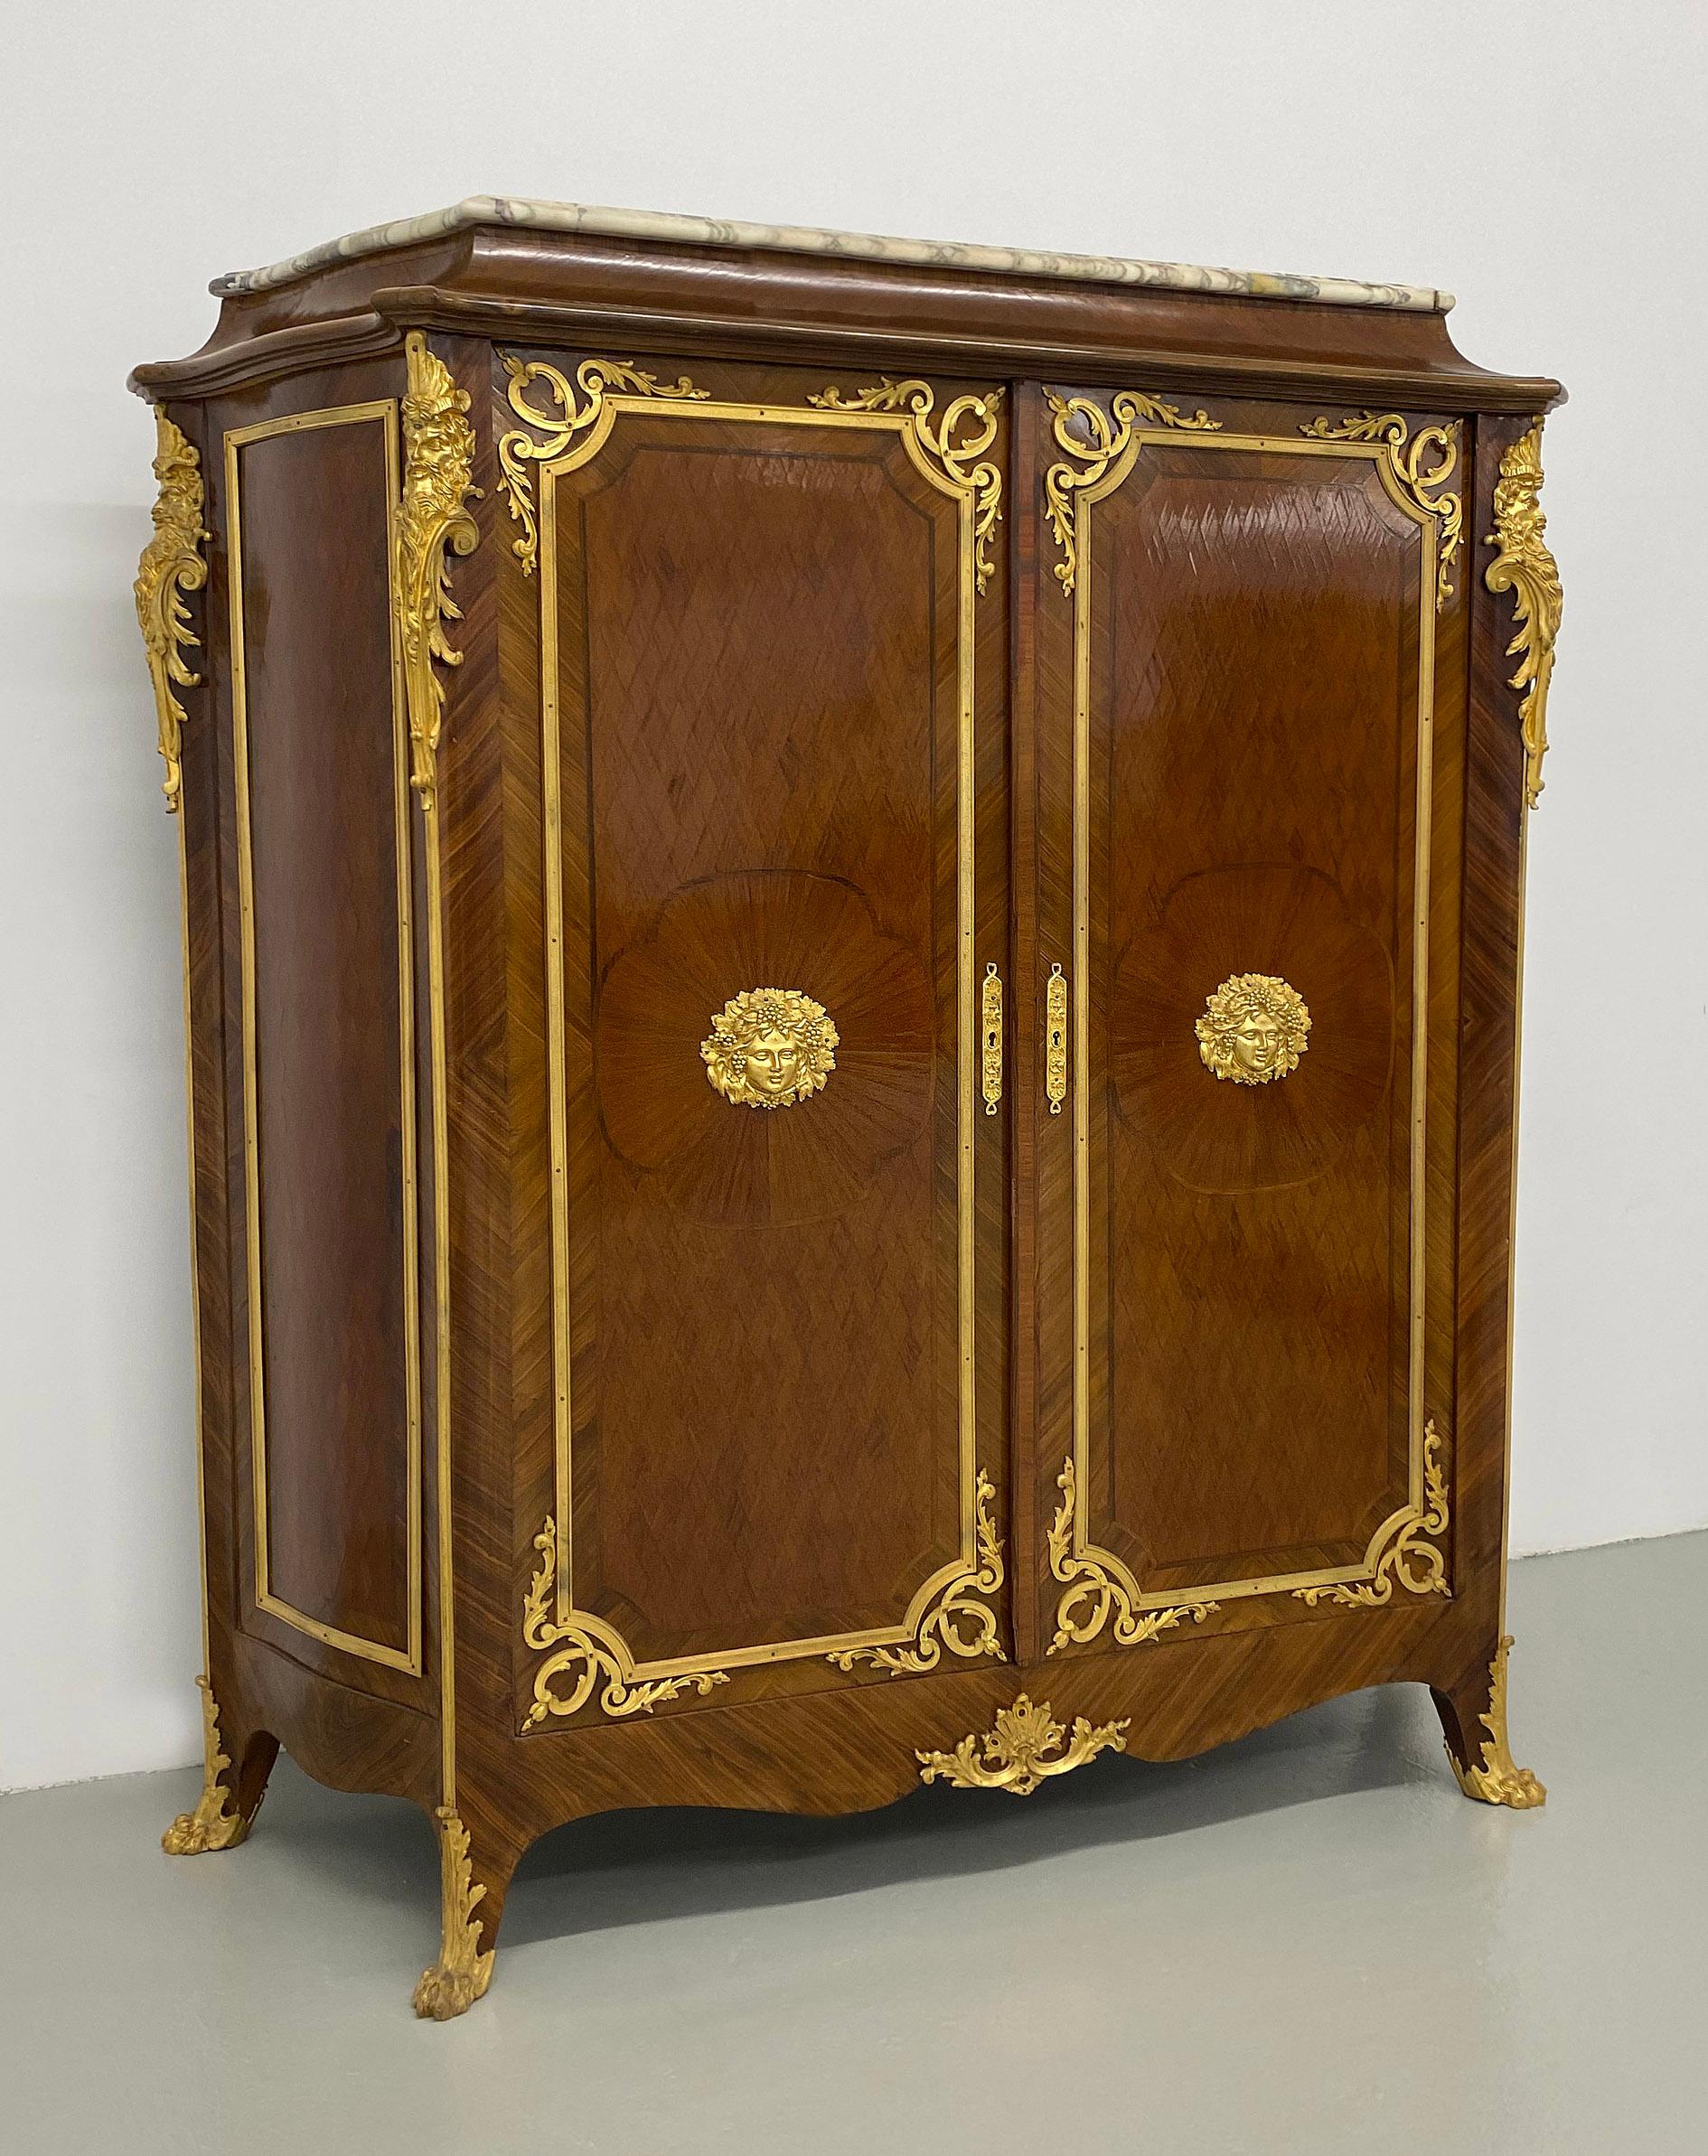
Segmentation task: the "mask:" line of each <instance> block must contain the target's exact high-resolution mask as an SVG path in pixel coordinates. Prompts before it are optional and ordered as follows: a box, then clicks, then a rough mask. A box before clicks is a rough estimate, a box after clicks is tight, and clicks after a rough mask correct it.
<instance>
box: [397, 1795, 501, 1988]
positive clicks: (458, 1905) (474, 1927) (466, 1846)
mask: <svg viewBox="0 0 1708 2156" xmlns="http://www.w3.org/2000/svg"><path fill="white" fill-rule="evenodd" d="M433 1822H434V1825H435V1828H436V1831H437V1833H438V1837H439V1898H440V1915H441V1929H440V1938H439V1958H438V1960H437V1961H436V1962H435V1963H434V1964H433V1965H432V1967H431V1968H428V1969H424V1970H422V1972H421V1978H420V1982H419V1983H418V1984H417V1985H416V1987H415V2011H416V2012H417V2013H418V2014H419V2015H420V2016H421V2018H422V2020H431V2021H450V2020H455V2018H456V2016H457V2015H458V2014H465V2013H466V2012H467V2011H468V2010H469V2008H470V2007H471V2006H473V2005H474V2001H476V2000H477V1999H479V1998H482V1997H483V1996H484V1994H485V1991H486V1987H487V1985H488V1984H489V1983H491V1982H492V1981H493V1954H494V1952H495V1951H496V1945H497V1939H498V1925H499V1919H500V1917H502V1915H503V1910H504V1893H505V1889H507V1888H508V1887H509V1885H510V1876H511V1872H512V1871H514V1870H515V1869H516V1864H517V1861H518V1858H519V1856H520V1853H521V1852H520V1851H516V1850H513V1849H510V1848H506V1847H502V1846H498V1845H494V1844H493V1843H492V1842H490V1841H489V1839H488V1838H487V1837H486V1836H484V1835H483V1837H482V1840H481V1843H480V1846H479V1847H478V1848H474V1847H473V1846H472V1845H471V1843H470V1840H469V1830H468V1828H467V1827H466V1826H465V1824H464V1823H463V1821H462V1819H461V1818H460V1817H459V1816H458V1814H456V1813H455V1811H453V1810H451V1809H450V1808H449V1807H448V1806H446V1805H443V1804H441V1805H440V1806H439V1807H438V1809H437V1810H436V1812H435V1813H434V1814H433Z"/></svg>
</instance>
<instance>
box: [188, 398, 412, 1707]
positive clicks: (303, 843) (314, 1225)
mask: <svg viewBox="0 0 1708 2156" xmlns="http://www.w3.org/2000/svg"><path fill="white" fill-rule="evenodd" d="M396 430H397V412H396V407H395V405H393V404H392V403H390V402H378V403H373V404H369V405H361V406H344V407H340V408H335V409H333V410H329V411H324V412H315V413H309V414H305V415H298V416H294V417H289V418H286V419H278V420H272V421H267V422H264V423H263V424H261V425H260V426H258V427H249V428H243V429H239V430H236V431H234V432H232V433H230V434H228V435H227V436H226V437H225V443H226V456H225V470H226V493H227V533H226V540H227V548H228V555H229V563H230V605H231V646H232V672H233V680H232V690H233V707H234V720H235V733H236V743H235V746H236V761H237V792H238V836H239V883H240V894H239V896H240V906H241V913H242V924H241V928H242V945H243V1032H244V1059H245V1103H244V1106H245V1149H246V1161H247V1181H248V1205H247V1213H248V1241H249V1321H250V1322H249V1355H250V1394H251V1403H252V1418H253V1463H254V1478H253V1488H254V1503H255V1537H254V1548H255V1576H256V1600H257V1603H258V1607H259V1608H261V1609H262V1610H264V1611H266V1612H267V1615H269V1616H271V1617H277V1618H278V1619H279V1620H280V1621H282V1622H284V1623H286V1624H287V1625H289V1626H293V1627H294V1628H295V1629H296V1630H297V1631H299V1632H303V1633H306V1634H308V1635H310V1636H313V1637H314V1638H317V1639H319V1640H320V1641H322V1642H323V1643H324V1644H325V1645H329V1646H333V1647H337V1648H340V1649H342V1650H343V1651H344V1652H346V1653H349V1654H356V1655H359V1656H363V1657H366V1658H369V1659H371V1660H374V1661H378V1662H382V1663H385V1664H389V1665H390V1666H393V1667H397V1668H401V1669H404V1670H418V1669H419V1667H420V1664H421V1638H420V1629H421V1610H420V1578H419V1567H420V1549H419V1540H420V1538H419V1505H420V1475H419V1465H418V1462H419V1420H420V1412H419V1341H418V1308H417V1304H418V1285H417V1246H416V1203H417V1199H416V1189H415V1143H416V1133H415V1116H414V1077H413V1062H414V1045H413V1035H414V1011H413V1008H412V989H411V959H410V933H409V913H410V895H409V893H410V867H409V828H410V827H409V814H410V805H409V798H408V776H407V773H408V752H407V738H406V735H405V728H404V720H403V715H402V710H401V702H400V698H399V682H398V663H397V654H396V651H395V648H394V632H393V626H392V612H391V593H390V576H389V566H388V565H389V560H390V552H391V547H390V538H391V527H392V516H393V504H394V503H395V502H396V499H397V494H398V464H397V444H396Z"/></svg>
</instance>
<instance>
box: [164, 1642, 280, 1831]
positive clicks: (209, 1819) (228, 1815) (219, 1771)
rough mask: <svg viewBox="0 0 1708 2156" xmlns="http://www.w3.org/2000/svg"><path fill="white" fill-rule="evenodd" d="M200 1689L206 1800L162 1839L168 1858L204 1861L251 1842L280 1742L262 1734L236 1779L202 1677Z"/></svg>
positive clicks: (203, 1797) (214, 1705)
mask: <svg viewBox="0 0 1708 2156" xmlns="http://www.w3.org/2000/svg"><path fill="white" fill-rule="evenodd" d="M196 1683H197V1686H198V1687H199V1688H200V1690H201V1693H202V1795H200V1796H199V1797H198V1798H197V1800H196V1808H195V1810H194V1811H193V1812H180V1813H179V1814H178V1816H177V1817H176V1819H174V1821H173V1823H172V1824H171V1825H170V1826H169V1827H168V1828H167V1829H166V1831H165V1833H164V1834H163V1835H162V1836H161V1837H160V1846H161V1847H162V1849H164V1851H165V1852H166V1854H167V1855H168V1856H169V1857H200V1856H205V1855H206V1854H207V1853H208V1851H210V1850H216V1849H235V1848H236V1847H237V1846H238V1844H239V1842H245V1841H247V1840H248V1839H249V1829H250V1827H252V1826H253V1825H254V1823H255V1814H257V1813H258V1811H259V1810H260V1808H261V1798H262V1797H263V1796H264V1795H266V1792H267V1776H268V1775H269V1774H271V1772H272V1771H273V1762H274V1760H275V1759H276V1758H277V1757H278V1739H277V1738H276V1737H268V1736H267V1735H266V1734H265V1733H258V1734H257V1735H256V1736H255V1737H253V1738H252V1739H250V1741H249V1745H248V1747H247V1748H246V1749H245V1751H244V1755H243V1767H242V1770H241V1772H240V1773H236V1774H234V1773H233V1771H232V1767H231V1760H230V1754H229V1753H228V1752H227V1751H226V1749H225V1746H224V1743H223V1741H222V1739H221V1735H220V1709H219V1705H218V1702H217V1701H215V1699H214V1696H213V1686H212V1685H211V1683H209V1681H208V1679H207V1678H206V1677H198V1678H197V1679H196Z"/></svg>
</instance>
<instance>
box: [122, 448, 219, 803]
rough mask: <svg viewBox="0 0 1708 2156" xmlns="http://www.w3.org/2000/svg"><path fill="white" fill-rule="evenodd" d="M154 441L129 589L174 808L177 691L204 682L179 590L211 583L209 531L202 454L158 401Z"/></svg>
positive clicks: (179, 715) (179, 784)
mask: <svg viewBox="0 0 1708 2156" xmlns="http://www.w3.org/2000/svg"><path fill="white" fill-rule="evenodd" d="M155 481H156V483H157V485H158V492H156V494H155V506H154V511H153V515H154V520H155V535H154V537H153V538H152V539H150V540H149V542H148V544H147V545H146V546H145V548H143V552H142V559H141V560H140V561H139V562H138V563H137V565H136V584H135V586H133V589H134V592H135V595H136V623H137V626H138V627H139V628H140V629H141V631H142V639H143V649H144V651H145V652H146V653H147V657H148V675H149V679H150V680H151V681H152V682H153V684H154V690H155V721H156V724H157V726H158V727H159V733H160V754H161V756H162V759H163V760H164V764H165V766H166V775H165V777H164V780H163V781H162V782H161V789H160V790H161V792H163V793H164V795H165V797H166V807H167V810H168V811H176V809H177V807H178V803H179V799H180V796H181V794H182V792H183V761H182V758H181V756H180V754H179V744H180V739H181V733H180V729H181V728H182V727H183V724H184V708H183V705H182V704H181V703H180V702H179V701H178V698H177V697H176V696H175V695H174V687H175V688H177V689H198V688H200V687H201V685H202V676H201V675H200V674H197V673H192V671H191V670H190V668H189V667H188V666H187V665H186V664H185V662H184V660H183V650H184V648H185V647H186V646H187V647H189V648H191V649H192V650H193V649H195V648H196V647H197V646H199V645H200V643H201V641H202V640H201V638H200V637H198V636H197V635H195V634H194V633H193V632H192V629H191V627H190V610H189V608H188V607H187V606H186V605H184V603H183V595H184V593H185V592H192V591H200V590H201V589H202V586H204V585H205V584H206V583H207V581H208V564H207V560H206V558H205V557H204V556H203V554H202V540H203V539H206V538H207V536H208V534H207V531H206V530H205V528H204V527H203V525H202V514H203V511H204V510H205V508H206V505H207V504H206V496H205V494H204V492H203V489H202V459H201V458H200V456H198V455H197V454H196V450H195V446H194V445H193V444H192V442H191V441H189V439H188V438H187V437H186V436H185V435H184V434H183V431H182V430H181V429H180V428H179V427H176V426H175V425H174V423H173V421H172V420H170V419H169V418H168V417H166V414H165V411H164V408H162V407H161V406H160V405H156V406H155Z"/></svg>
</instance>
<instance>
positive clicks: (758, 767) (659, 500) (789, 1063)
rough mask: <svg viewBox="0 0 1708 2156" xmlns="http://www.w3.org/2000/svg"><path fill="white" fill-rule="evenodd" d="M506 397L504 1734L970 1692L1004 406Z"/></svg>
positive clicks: (740, 380)
mask: <svg viewBox="0 0 1708 2156" xmlns="http://www.w3.org/2000/svg"><path fill="white" fill-rule="evenodd" d="M500 360H501V363H502V365H503V366H504V368H505V373H504V375H503V376H502V378H501V380H500V382H499V385H498V387H499V390H500V393H501V395H502V398H503V399H504V408H503V409H504V421H505V424H506V427H508V430H509V431H508V432H507V433H505V434H504V435H503V436H502V437H501V441H502V446H501V465H502V473H503V475H504V483H505V486H506V490H507V492H508V494H509V497H510V501H511V508H512V511H513V512H514V513H515V515H516V517H517V520H518V523H519V526H520V530H521V539H520V541H519V544H518V556H519V564H520V570H519V573H517V574H514V575H512V576H511V579H510V589H511V594H512V595H513V596H514V597H515V599H516V600H517V601H518V603H519V604H526V605H532V604H533V598H534V593H535V592H536V591H537V595H538V605H539V610H540V614H539V619H540V646H539V651H540V692H539V693H540V745H541V786H542V807H543V828H544V834H545V836H544V876H543V897H542V914H543V944H542V949H543V958H544V964H545V991H546V992H545V998H544V1019H545V1032H546V1043H545V1050H546V1073H547V1080H548V1092H549V1195H548V1205H547V1210H548V1213H549V1222H548V1223H547V1226H548V1228H549V1244H550V1283H549V1292H550V1300H551V1327H550V1333H551V1355H552V1364H553V1392H554V1414H553V1428H552V1433H551V1447H550V1459H549V1463H548V1464H545V1465H543V1466H542V1463H540V1461H538V1460H534V1461H524V1462H523V1463H522V1478H521V1486H520V1487H519V1500H518V1502H519V1518H520V1519H521V1520H523V1521H526V1522H527V1523H528V1527H529V1529H530V1531H531V1529H532V1528H539V1529H540V1533H539V1537H538V1541H537V1544H536V1547H537V1549H538V1551H539V1552H540V1557H539V1562H538V1568H537V1570H535V1572H534V1576H533V1585H532V1588H531V1589H530V1594H529V1598H528V1604H527V1609H526V1622H525V1627H524V1633H525V1636H524V1640H523V1643H522V1652H521V1661H520V1664H519V1688H518V1689H519V1695H520V1705H521V1719H522V1721H523V1724H524V1726H525V1727H536V1728H537V1727H542V1726H551V1725H552V1724H553V1723H554V1722H558V1721H560V1720H562V1718H564V1717H566V1716H575V1717H579V1718H581V1719H582V1720H595V1721H596V1720H600V1719H601V1718H602V1717H604V1716H611V1715H616V1716H621V1715H625V1714H629V1713H632V1712H634V1711H637V1710H645V1711H653V1710H656V1709H658V1708H661V1707H662V1706H663V1705H664V1704H665V1703H666V1702H667V1701H675V1702H677V1703H678V1705H679V1707H691V1706H692V1705H693V1704H694V1703H695V1701H698V1700H699V1699H702V1698H706V1697H708V1696H709V1695H711V1694H712V1693H713V1692H714V1688H716V1697H717V1699H718V1701H725V1700H730V1699H741V1698H746V1697H750V1696H753V1695H754V1694H755V1693H756V1692H766V1691H778V1690H795V1689H802V1688H806V1689H811V1688H814V1687H817V1688H822V1687H824V1686H827V1685H846V1684H849V1683H867V1682H877V1683H884V1682H887V1680H888V1679H889V1678H890V1677H892V1676H895V1675H906V1674H907V1673H912V1672H916V1671H923V1670H927V1669H930V1668H933V1667H936V1666H940V1665H941V1664H943V1663H944V1661H945V1660H953V1658H955V1657H962V1656H965V1657H977V1656H981V1655H988V1654H996V1653H998V1652H999V1648H1000V1645H1001V1641H1002V1636H1003V1624H1004V1603H1003V1592H1004V1584H1005V1582H1004V1559H1003V1554H1002V1512H1003V1506H1004V1505H1005V1502H1006V1492H1005V1487H1004V1486H1005V1483H1006V1476H1005V1474H1004V1464H1005V1452H1006V1438H1005V1429H1006V1416H1005V1411H1004V1400H1005V1396H1006V1373H1005V1363H1006V1353H1005V1340H1006V1317H1005V1271H1006V1248H1005V1235H1006V1226H1005V1211H1004V1206H1003V1203H1002V1194H1003V1191H1004V1187H1005V1176H1006V1163H1005V1159H1004V1137H1003V1122H1002V1119H1001V1118H1000V1117H999V1116H998V1117H988V1116H987V1115H986V1114H985V1113H984V1112H983V1108H984V1102H983V1101H982V1098H981V1059H980V1031H979V1028H980V1007H981V981H982V980H983V979H984V977H985V973H986V969H987V966H990V967H992V968H998V969H1000V968H1002V967H1004V966H1005V965H1006V955H1005V953H1006V933H1007V931H1006V922H1007V896H1006V892H1007V871H1006V845H1007V830H1006V808H1005V803H1004V799H1003V768H1004V761H1003V760H1004V753H1005V745H1004V722H1003V708H1004V680H1003V660H1004V655H1005V654H1004V639H1005V631H1004V625H1003V623H1004V609H1005V601H1004V598H1003V595H1002V594H1001V591H1000V578H999V574H998V571H997V565H996V562H995V560H994V559H993V541H992V528H993V520H994V512H995V509H996V500H997V494H998V492H999V475H998V474H999V464H998V461H997V458H998V453H999V447H1000V443H999V425H1000V423H999V418H998V406H999V400H998V399H996V398H989V399H985V400H981V399H980V398H977V397H976V396H965V395H962V393H961V392H958V391H956V390H954V389H948V388H945V387H943V386H942V385H936V384H933V385H927V384H925V383H924V382H913V383H907V384H903V385H900V386H899V387H896V386H879V385H871V384H870V383H869V378H867V377H864V376H860V375H851V376H849V377H846V378H844V379H843V380H840V382H838V383H836V384H834V385H832V383H831V381H830V380H827V378H826V377H825V376H823V375H814V376H811V377H807V376H802V375H799V374H794V373H785V372H783V371H781V370H776V371H768V372H766V373H765V374H763V375H759V374H755V372H753V371H752V370H732V369H729V368H727V367H720V366H719V365H718V364H717V363H716V362H710V363H709V362H706V361H697V360H694V359H691V358H684V359H682V360H681V361H679V362H672V363H671V364H670V365H669V366H668V367H667V366H665V365H664V364H662V362H660V363H656V364H655V365H654V366H653V367H652V368H649V369H648V370H644V371H643V370H640V369H639V368H637V367H633V366H630V365H624V364H617V363H615V362H614V361H607V360H605V359H602V358H601V357H599V356H598V355H596V354H577V355H569V356H565V355H562V354H554V355H550V356H547V355H544V354H539V355H534V356H532V357H522V356H519V355H513V354H512V355H504V354H501V355H500ZM530 1491H531V1492H533V1493H534V1495H533V1497H532V1499H531V1500H530ZM540 1499H543V1500H544V1505H543V1509H544V1511H545V1513H546V1517H545V1521H544V1524H543V1526H540V1510H541V1509H542V1507H541V1506H540Z"/></svg>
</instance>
